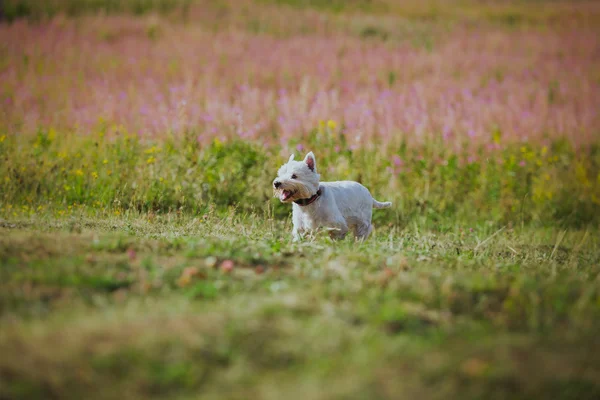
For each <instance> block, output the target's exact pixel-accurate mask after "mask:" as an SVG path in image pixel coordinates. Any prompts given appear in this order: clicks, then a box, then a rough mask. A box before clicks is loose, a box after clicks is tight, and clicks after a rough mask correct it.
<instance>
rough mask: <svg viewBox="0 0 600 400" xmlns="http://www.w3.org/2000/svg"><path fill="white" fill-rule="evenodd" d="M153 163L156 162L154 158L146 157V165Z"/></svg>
mask: <svg viewBox="0 0 600 400" xmlns="http://www.w3.org/2000/svg"><path fill="white" fill-rule="evenodd" d="M155 161H156V158H154V157H152V156H151V157H148V159H147V160H146V163H147V164H153V163H154V162H155Z"/></svg>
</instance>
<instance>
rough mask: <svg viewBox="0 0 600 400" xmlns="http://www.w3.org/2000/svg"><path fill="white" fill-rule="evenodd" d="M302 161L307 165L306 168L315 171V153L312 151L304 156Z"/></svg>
mask: <svg viewBox="0 0 600 400" xmlns="http://www.w3.org/2000/svg"><path fill="white" fill-rule="evenodd" d="M304 162H305V163H306V165H308V169H310V170H311V171H313V172H317V161H316V160H315V155H314V154H313V152H312V151H311V152H310V153H308V154H307V155H306V157H304Z"/></svg>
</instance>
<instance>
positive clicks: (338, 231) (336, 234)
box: [329, 223, 348, 240]
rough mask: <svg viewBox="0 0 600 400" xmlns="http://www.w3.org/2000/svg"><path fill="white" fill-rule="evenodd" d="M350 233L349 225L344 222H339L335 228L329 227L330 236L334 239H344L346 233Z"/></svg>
mask: <svg viewBox="0 0 600 400" xmlns="http://www.w3.org/2000/svg"><path fill="white" fill-rule="evenodd" d="M347 233H348V225H346V224H345V223H344V224H339V225H337V226H335V227H333V228H330V229H329V237H330V238H332V239H333V240H342V239H344V238H345V237H346V234H347Z"/></svg>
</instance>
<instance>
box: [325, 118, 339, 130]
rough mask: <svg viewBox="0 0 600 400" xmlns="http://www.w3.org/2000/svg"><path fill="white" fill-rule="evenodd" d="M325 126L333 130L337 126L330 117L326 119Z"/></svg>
mask: <svg viewBox="0 0 600 400" xmlns="http://www.w3.org/2000/svg"><path fill="white" fill-rule="evenodd" d="M327 127H328V128H329V130H331V131H334V130H335V128H336V127H337V123H336V122H335V121H334V120H332V119H330V120H329V121H327Z"/></svg>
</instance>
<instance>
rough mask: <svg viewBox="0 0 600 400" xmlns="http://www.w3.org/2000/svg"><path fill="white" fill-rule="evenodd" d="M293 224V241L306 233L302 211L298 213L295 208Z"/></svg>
mask: <svg viewBox="0 0 600 400" xmlns="http://www.w3.org/2000/svg"><path fill="white" fill-rule="evenodd" d="M292 224H293V225H294V228H293V229H292V238H293V239H292V241H294V242H297V241H299V240H300V239H301V238H302V235H303V234H304V226H303V224H302V218H301V216H300V213H297V212H296V211H295V210H294V212H293V213H292Z"/></svg>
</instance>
